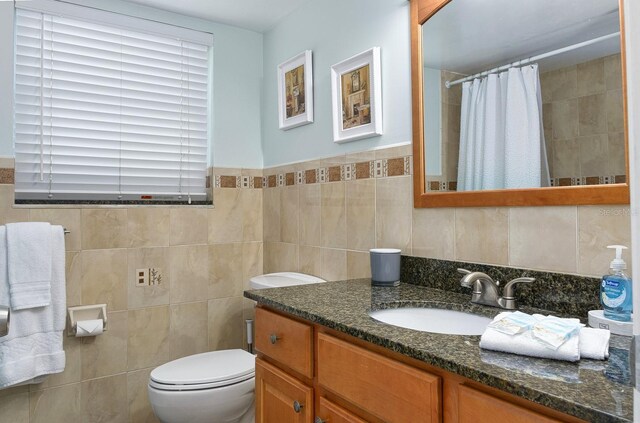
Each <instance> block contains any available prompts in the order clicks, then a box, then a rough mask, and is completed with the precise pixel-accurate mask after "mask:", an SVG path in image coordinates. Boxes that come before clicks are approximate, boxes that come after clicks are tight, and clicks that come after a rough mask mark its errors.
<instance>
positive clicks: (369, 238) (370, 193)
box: [346, 179, 376, 251]
mask: <svg viewBox="0 0 640 423" xmlns="http://www.w3.org/2000/svg"><path fill="white" fill-rule="evenodd" d="M346 185H347V248H348V249H350V250H363V251H368V250H369V249H371V248H374V247H375V245H376V230H375V228H376V181H375V179H363V180H359V181H349V182H347V184H346Z"/></svg>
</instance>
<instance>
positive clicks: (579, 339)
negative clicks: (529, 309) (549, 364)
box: [480, 311, 611, 361]
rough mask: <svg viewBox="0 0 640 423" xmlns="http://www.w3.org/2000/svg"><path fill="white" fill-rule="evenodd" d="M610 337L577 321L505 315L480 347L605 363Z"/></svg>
mask: <svg viewBox="0 0 640 423" xmlns="http://www.w3.org/2000/svg"><path fill="white" fill-rule="evenodd" d="M610 337H611V334H610V332H609V331H608V330H606V329H594V328H588V327H584V325H583V324H581V323H580V321H579V320H578V319H563V318H559V317H555V316H543V315H541V314H534V315H529V314H526V313H522V312H519V311H516V312H504V313H500V314H498V315H497V316H496V317H495V318H494V319H493V321H492V322H491V323H490V324H489V326H488V327H487V330H486V331H485V332H484V333H483V334H482V337H481V338H480V348H484V349H487V350H493V351H501V352H508V353H512V354H519V355H527V356H531V357H539V358H550V359H553V360H565V361H578V360H580V358H590V359H593V360H604V359H606V358H608V357H609V339H610Z"/></svg>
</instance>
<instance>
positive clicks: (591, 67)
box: [576, 58, 605, 97]
mask: <svg viewBox="0 0 640 423" xmlns="http://www.w3.org/2000/svg"><path fill="white" fill-rule="evenodd" d="M577 70H578V73H577V77H578V80H577V82H578V84H577V88H578V89H577V93H576V94H577V95H578V96H579V97H582V96H585V95H589V94H598V93H602V92H604V90H605V82H604V59H602V58H600V59H596V60H590V61H588V62H585V63H580V64H578V66H577Z"/></svg>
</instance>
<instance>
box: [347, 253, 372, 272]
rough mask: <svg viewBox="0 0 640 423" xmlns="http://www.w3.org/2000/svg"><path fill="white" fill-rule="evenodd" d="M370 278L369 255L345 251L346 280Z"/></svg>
mask: <svg viewBox="0 0 640 423" xmlns="http://www.w3.org/2000/svg"><path fill="white" fill-rule="evenodd" d="M370 277H371V259H370V257H369V253H364V252H360V251H347V279H359V278H370Z"/></svg>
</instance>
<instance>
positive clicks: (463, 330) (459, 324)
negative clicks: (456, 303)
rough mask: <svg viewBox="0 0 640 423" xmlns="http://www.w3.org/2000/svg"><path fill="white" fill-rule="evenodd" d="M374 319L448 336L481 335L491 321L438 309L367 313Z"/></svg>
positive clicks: (481, 317)
mask: <svg viewBox="0 0 640 423" xmlns="http://www.w3.org/2000/svg"><path fill="white" fill-rule="evenodd" d="M369 316H371V317H373V318H374V319H376V320H378V321H380V322H383V323H388V324H390V325H393V326H400V327H401V328H407V329H414V330H419V331H422V332H435V333H444V334H448V335H482V333H483V332H484V330H485V329H486V328H487V325H488V324H489V323H491V320H492V319H489V318H488V317H484V316H478V315H476V314H470V313H464V312H462V311H454V310H443V309H440V308H390V309H385V310H374V311H370V312H369Z"/></svg>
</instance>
